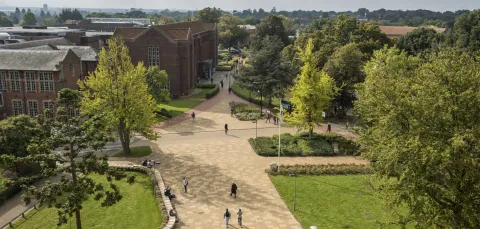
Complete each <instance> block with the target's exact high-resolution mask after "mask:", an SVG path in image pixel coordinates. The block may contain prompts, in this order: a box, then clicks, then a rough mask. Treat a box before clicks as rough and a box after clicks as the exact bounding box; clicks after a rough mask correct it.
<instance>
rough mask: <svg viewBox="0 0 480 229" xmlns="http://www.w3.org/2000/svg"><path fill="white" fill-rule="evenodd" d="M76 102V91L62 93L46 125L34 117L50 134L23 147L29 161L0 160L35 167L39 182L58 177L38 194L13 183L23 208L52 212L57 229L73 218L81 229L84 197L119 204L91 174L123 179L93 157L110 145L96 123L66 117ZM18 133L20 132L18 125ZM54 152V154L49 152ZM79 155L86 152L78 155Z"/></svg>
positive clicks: (112, 186)
mask: <svg viewBox="0 0 480 229" xmlns="http://www.w3.org/2000/svg"><path fill="white" fill-rule="evenodd" d="M79 101H80V98H79V93H78V92H77V91H73V90H71V89H67V88H65V89H62V90H61V91H60V92H59V94H58V99H57V104H58V105H59V106H58V107H57V113H56V115H55V116H53V115H52V118H46V119H44V118H43V117H42V116H40V117H39V125H42V126H44V128H45V130H50V131H44V132H43V133H44V134H41V135H39V136H37V137H35V138H33V139H32V140H31V142H30V144H29V146H28V151H29V155H28V156H24V157H20V156H10V155H9V156H5V155H4V156H2V159H3V160H4V161H7V162H12V161H15V162H19V161H22V162H35V163H39V164H40V165H41V168H42V170H41V174H40V176H41V177H43V178H45V179H48V178H49V177H51V176H53V175H60V176H61V179H60V180H58V181H52V180H50V181H48V182H46V183H45V185H44V186H43V187H42V188H37V187H35V186H28V185H27V182H29V181H31V179H32V177H30V178H21V179H19V180H18V181H16V182H18V183H20V184H23V185H22V188H23V190H24V192H23V195H22V197H23V200H24V201H25V203H26V204H30V202H31V200H32V199H37V200H38V201H39V203H40V204H42V205H44V206H47V207H55V208H57V210H58V225H62V224H66V223H67V220H68V217H71V216H73V214H75V221H76V227H77V229H81V228H82V223H81V217H80V211H81V209H82V203H83V202H84V201H86V200H87V199H88V197H89V196H90V195H94V196H95V197H94V199H95V200H101V201H102V206H110V205H113V204H115V203H116V202H118V201H119V200H120V199H121V198H122V195H121V194H120V192H119V190H118V188H117V187H116V186H115V184H113V183H110V188H106V187H103V186H102V185H101V184H98V183H96V182H95V181H94V180H93V179H91V178H90V177H89V176H88V175H89V174H92V173H98V174H101V175H105V176H106V178H107V180H108V181H110V182H111V181H112V177H115V179H117V180H118V179H121V178H124V177H125V174H122V173H118V172H116V171H115V170H113V169H109V167H108V163H107V157H103V158H101V159H99V158H97V157H96V156H95V154H94V152H93V151H94V150H98V149H101V148H102V147H103V146H104V145H105V143H106V142H107V141H108V140H111V139H110V138H109V137H108V134H107V132H106V131H105V128H104V126H103V125H102V122H101V120H100V119H97V118H95V117H91V118H88V117H84V118H80V117H71V116H70V112H69V111H70V110H75V109H78V108H79V104H78V103H79ZM82 120H85V121H82ZM18 127H20V128H21V126H20V125H19V126H18ZM59 146H61V147H60V148H61V151H60V152H57V153H52V152H51V151H52V150H53V149H55V148H57V147H59ZM82 150H87V151H89V152H87V153H82V154H80V152H81V151H82ZM57 163H58V164H59V165H57ZM67 174H68V175H67ZM133 180H134V178H132V177H131V178H130V179H129V181H130V182H133ZM61 195H64V196H65V197H66V198H65V201H59V198H58V197H59V196H61Z"/></svg>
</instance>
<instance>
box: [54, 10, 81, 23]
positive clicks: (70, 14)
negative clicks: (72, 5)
mask: <svg viewBox="0 0 480 229" xmlns="http://www.w3.org/2000/svg"><path fill="white" fill-rule="evenodd" d="M58 18H60V20H61V22H62V23H63V22H65V21H66V20H83V16H82V14H81V13H80V11H78V9H73V10H72V9H69V8H67V9H62V12H60V14H59V15H58Z"/></svg>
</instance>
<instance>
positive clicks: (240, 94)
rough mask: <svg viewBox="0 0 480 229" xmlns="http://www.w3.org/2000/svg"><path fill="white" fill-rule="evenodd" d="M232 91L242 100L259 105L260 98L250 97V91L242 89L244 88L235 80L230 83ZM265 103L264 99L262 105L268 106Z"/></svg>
mask: <svg viewBox="0 0 480 229" xmlns="http://www.w3.org/2000/svg"><path fill="white" fill-rule="evenodd" d="M232 92H233V94H235V95H237V96H238V97H240V98H242V99H244V100H247V101H249V102H251V103H254V104H257V105H260V99H256V98H252V97H250V92H249V91H248V90H246V89H244V88H241V87H240V86H239V85H238V84H237V83H236V82H235V83H233V85H232ZM266 105H267V104H266V103H265V101H263V106H264V107H268V106H266Z"/></svg>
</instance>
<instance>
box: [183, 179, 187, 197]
mask: <svg viewBox="0 0 480 229" xmlns="http://www.w3.org/2000/svg"><path fill="white" fill-rule="evenodd" d="M187 186H188V180H187V178H185V177H184V178H183V189H184V191H185V193H187Z"/></svg>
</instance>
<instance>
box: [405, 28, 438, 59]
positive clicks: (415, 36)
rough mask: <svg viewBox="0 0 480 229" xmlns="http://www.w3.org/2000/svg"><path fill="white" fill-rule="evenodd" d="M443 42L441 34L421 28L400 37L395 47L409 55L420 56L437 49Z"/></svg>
mask: <svg viewBox="0 0 480 229" xmlns="http://www.w3.org/2000/svg"><path fill="white" fill-rule="evenodd" d="M444 40H445V36H444V35H443V34H439V33H437V32H436V31H435V30H434V29H430V28H425V27H421V28H417V29H415V30H413V31H412V32H410V33H407V35H405V36H403V37H400V39H398V41H397V47H398V48H399V49H401V50H404V51H405V52H407V53H408V54H409V55H422V54H425V53H427V52H429V51H430V50H432V49H433V48H435V47H438V46H439V45H440V44H441V43H443V42H444Z"/></svg>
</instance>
